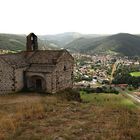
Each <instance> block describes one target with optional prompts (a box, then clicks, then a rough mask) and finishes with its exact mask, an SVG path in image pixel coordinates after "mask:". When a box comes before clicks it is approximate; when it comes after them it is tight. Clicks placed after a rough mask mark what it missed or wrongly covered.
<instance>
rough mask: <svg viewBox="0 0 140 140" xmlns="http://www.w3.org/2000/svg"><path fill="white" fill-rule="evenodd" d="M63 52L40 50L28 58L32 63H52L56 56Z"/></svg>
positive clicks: (53, 63)
mask: <svg viewBox="0 0 140 140" xmlns="http://www.w3.org/2000/svg"><path fill="white" fill-rule="evenodd" d="M64 52H65V50H40V51H36V52H35V53H34V55H33V56H32V57H31V58H30V59H29V63H33V64H44V63H45V64H52V65H55V64H56V63H57V60H58V58H59V57H60V56H61V55H62V54H63V53H64Z"/></svg>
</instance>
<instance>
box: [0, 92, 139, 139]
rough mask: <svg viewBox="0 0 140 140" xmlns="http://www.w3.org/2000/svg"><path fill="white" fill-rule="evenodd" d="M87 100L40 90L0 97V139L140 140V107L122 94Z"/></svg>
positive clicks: (86, 97) (89, 97)
mask: <svg viewBox="0 0 140 140" xmlns="http://www.w3.org/2000/svg"><path fill="white" fill-rule="evenodd" d="M82 99H83V100H84V101H85V102H83V103H79V102H74V101H70V102H68V101H62V100H60V99H59V98H56V97H55V96H48V95H46V96H41V95H38V94H34V95H33V94H29V95H12V96H10V95H9V96H5V97H0V140H25V139H26V140H94V139H95V140H139V139H140V110H139V106H138V105H135V104H134V103H133V102H132V101H131V100H129V99H126V98H125V97H123V96H121V95H110V94H98V95H97V94H88V95H87V94H84V95H82Z"/></svg>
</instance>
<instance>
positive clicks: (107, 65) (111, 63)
mask: <svg viewBox="0 0 140 140" xmlns="http://www.w3.org/2000/svg"><path fill="white" fill-rule="evenodd" d="M73 57H74V58H75V67H74V80H75V87H81V88H82V87H83V88H86V87H93V88H94V87H98V86H102V85H104V84H111V82H112V80H113V78H114V77H113V74H114V73H115V71H116V70H117V68H118V67H119V66H127V67H138V68H139V64H140V61H139V60H138V58H137V57H132V58H130V57H127V56H123V57H121V56H112V55H93V56H92V55H86V54H79V53H75V54H73ZM122 85H123V84H122ZM122 85H120V86H122ZM124 86H126V85H125V84H124Z"/></svg>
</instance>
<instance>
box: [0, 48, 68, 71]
mask: <svg viewBox="0 0 140 140" xmlns="http://www.w3.org/2000/svg"><path fill="white" fill-rule="evenodd" d="M65 51H66V50H38V51H34V52H26V51H24V52H20V53H13V54H2V55H0V58H2V59H3V60H4V61H5V62H6V63H8V64H9V65H11V66H12V67H15V68H18V67H24V66H28V65H30V64H48V65H56V63H57V60H58V58H59V57H60V56H61V55H62V54H63V53H64V52H65ZM36 67H37V66H36ZM31 69H32V70H33V68H31ZM37 69H38V70H39V69H40V68H36V70H37ZM42 69H45V68H42ZM46 69H51V68H50V67H49V68H48V67H46ZM46 71H47V70H46Z"/></svg>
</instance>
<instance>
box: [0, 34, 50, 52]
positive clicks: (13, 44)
mask: <svg viewBox="0 0 140 140" xmlns="http://www.w3.org/2000/svg"><path fill="white" fill-rule="evenodd" d="M38 42H39V48H40V49H48V48H50V47H51V46H50V45H49V44H46V43H45V42H43V41H42V40H40V39H38ZM0 49H2V50H11V51H21V50H25V49H26V36H25V35H14V34H0Z"/></svg>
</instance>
